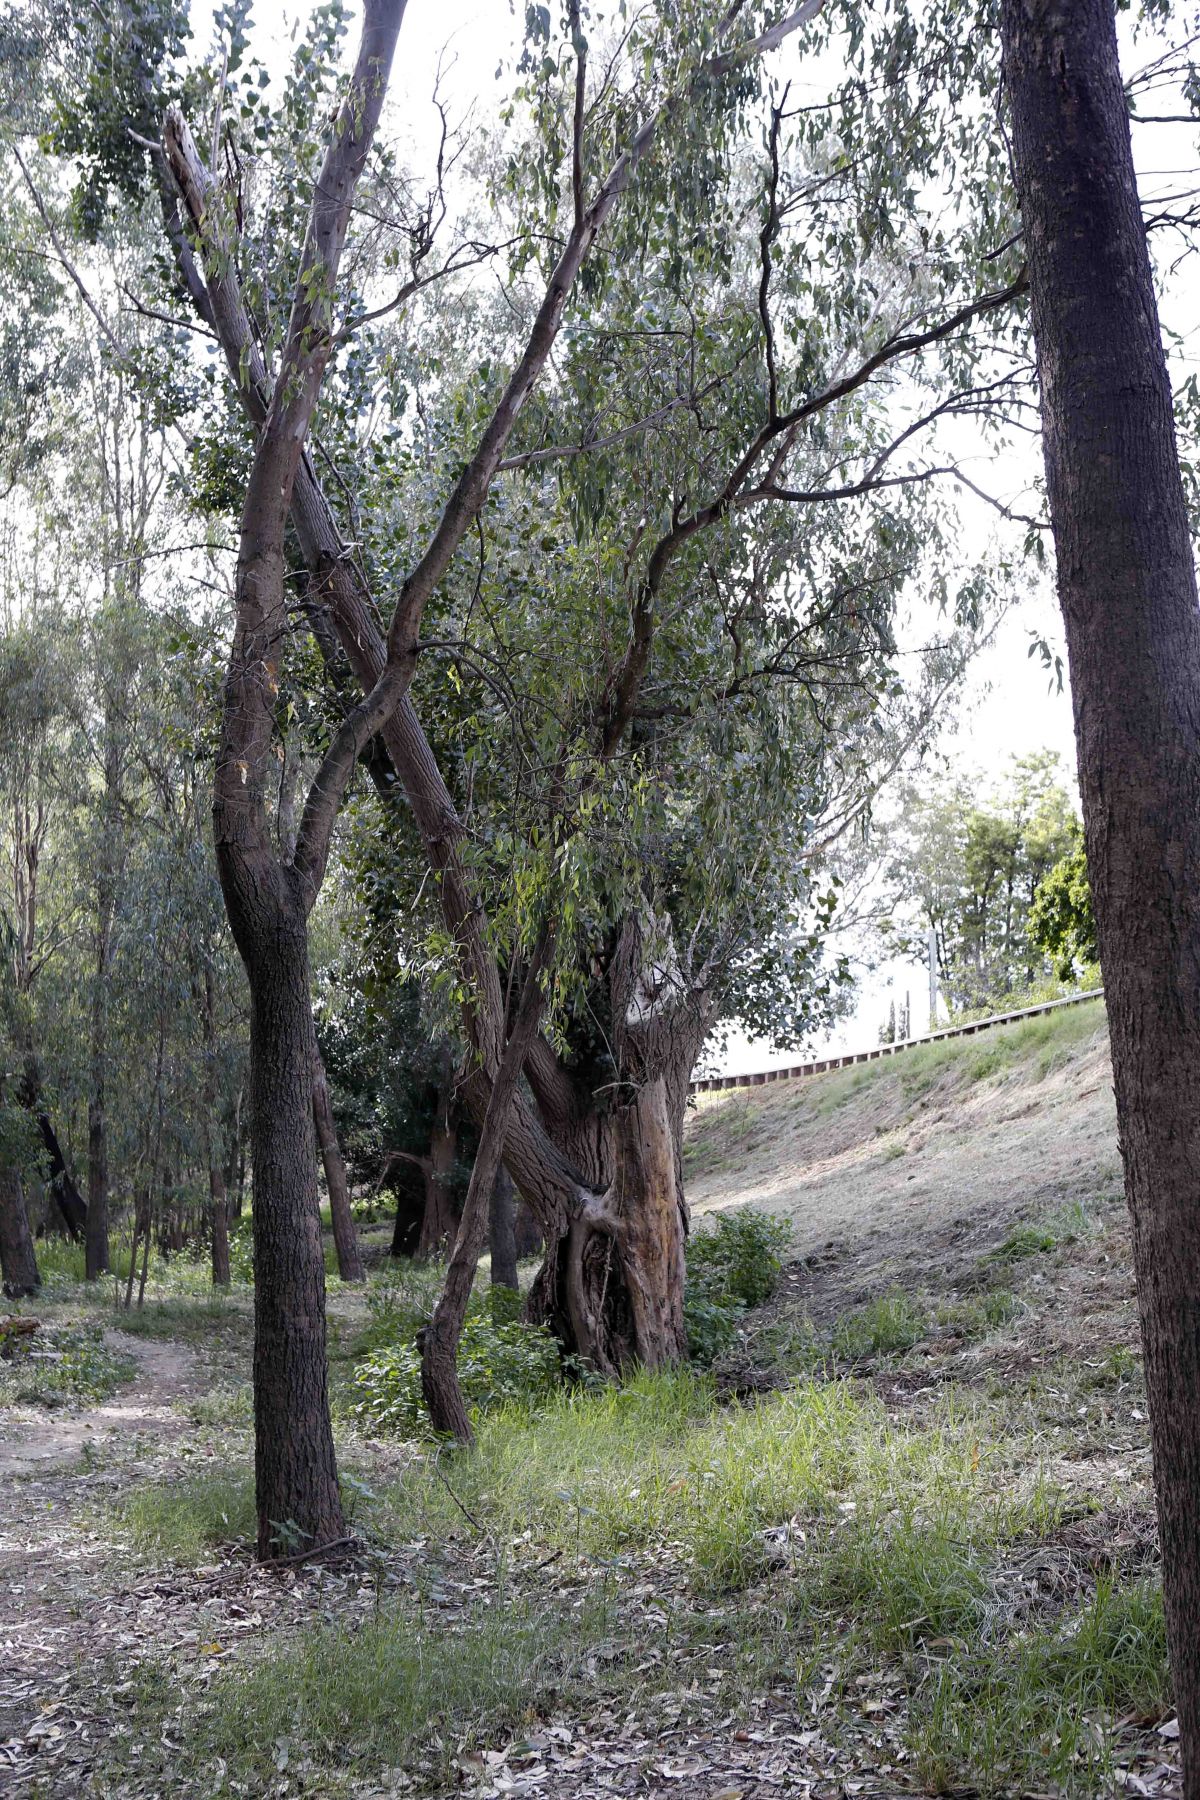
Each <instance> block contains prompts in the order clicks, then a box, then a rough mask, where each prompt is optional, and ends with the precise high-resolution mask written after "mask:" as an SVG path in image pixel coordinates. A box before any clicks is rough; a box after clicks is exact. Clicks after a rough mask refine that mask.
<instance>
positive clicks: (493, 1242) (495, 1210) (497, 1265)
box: [488, 1163, 521, 1288]
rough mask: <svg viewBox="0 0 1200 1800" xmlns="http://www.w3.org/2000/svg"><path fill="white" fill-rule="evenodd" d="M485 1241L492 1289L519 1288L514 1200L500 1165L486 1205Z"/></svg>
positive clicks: (507, 1176) (513, 1191)
mask: <svg viewBox="0 0 1200 1800" xmlns="http://www.w3.org/2000/svg"><path fill="white" fill-rule="evenodd" d="M488 1240H489V1244H490V1247H491V1253H492V1286H493V1287H507V1288H519V1287H520V1285H521V1284H520V1281H519V1280H518V1278H517V1196H516V1192H515V1190H514V1188H513V1184H512V1176H511V1175H510V1174H509V1172H508V1170H507V1169H506V1168H505V1167H504V1164H503V1163H501V1164H500V1167H499V1168H498V1169H497V1170H496V1179H495V1181H493V1183H492V1194H491V1199H490V1200H489V1201H488Z"/></svg>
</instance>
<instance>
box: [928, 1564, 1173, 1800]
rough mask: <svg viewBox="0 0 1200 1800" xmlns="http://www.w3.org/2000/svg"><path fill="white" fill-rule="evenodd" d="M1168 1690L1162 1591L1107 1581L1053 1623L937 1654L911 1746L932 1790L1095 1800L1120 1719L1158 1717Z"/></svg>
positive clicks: (1110, 1763)
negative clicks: (1050, 1792)
mask: <svg viewBox="0 0 1200 1800" xmlns="http://www.w3.org/2000/svg"><path fill="white" fill-rule="evenodd" d="M1169 1697H1170V1685H1169V1680H1168V1674H1167V1648H1166V1630H1165V1625H1164V1621H1163V1610H1162V1597H1161V1594H1160V1592H1159V1590H1158V1589H1157V1587H1154V1586H1152V1585H1150V1584H1149V1583H1144V1582H1139V1583H1136V1584H1131V1585H1130V1586H1127V1587H1124V1588H1118V1587H1114V1586H1113V1585H1112V1584H1111V1583H1110V1582H1102V1583H1101V1585H1100V1586H1099V1587H1098V1589H1097V1591H1096V1593H1095V1596H1094V1597H1093V1599H1092V1600H1091V1601H1090V1603H1089V1604H1088V1605H1087V1606H1086V1607H1085V1608H1084V1609H1083V1610H1082V1611H1081V1612H1079V1613H1077V1614H1075V1615H1073V1616H1071V1617H1068V1618H1066V1619H1064V1620H1062V1621H1060V1622H1058V1623H1056V1624H1055V1625H1054V1626H1053V1627H1051V1628H1044V1629H1041V1630H1036V1631H1030V1632H1027V1633H1023V1634H1019V1635H1016V1636H1014V1637H1012V1638H1010V1639H1009V1640H1008V1641H1006V1642H1004V1643H1001V1644H997V1645H989V1646H980V1645H977V1646H974V1647H970V1648H968V1647H962V1648H960V1649H959V1650H958V1651H957V1652H956V1653H955V1654H953V1655H952V1656H950V1657H949V1658H946V1659H940V1660H939V1662H938V1663H937V1664H936V1665H935V1666H934V1667H932V1668H931V1669H930V1670H929V1672H928V1673H927V1675H926V1677H925V1679H924V1681H923V1682H922V1683H921V1685H920V1687H919V1688H918V1690H917V1693H916V1695H915V1699H914V1704H913V1709H912V1713H911V1716H910V1721H909V1726H908V1733H907V1736H908V1747H909V1750H910V1754H911V1755H912V1757H913V1760H914V1762H915V1764H916V1767H917V1770H918V1772H919V1774H920V1775H921V1778H922V1779H923V1781H925V1782H927V1783H928V1784H929V1785H930V1787H932V1788H933V1789H934V1790H935V1791H942V1790H945V1789H948V1788H952V1787H956V1786H958V1785H959V1784H961V1783H962V1782H964V1781H970V1782H971V1783H972V1785H974V1786H977V1787H978V1788H979V1789H980V1790H981V1791H982V1792H983V1793H985V1794H989V1795H1001V1794H1012V1793H1016V1792H1018V1791H1021V1792H1023V1791H1025V1789H1026V1788H1027V1787H1033V1788H1036V1789H1037V1791H1038V1792H1039V1793H1040V1792H1043V1791H1044V1790H1045V1789H1046V1787H1047V1786H1052V1787H1053V1789H1054V1791H1055V1792H1056V1793H1064V1794H1069V1795H1079V1796H1084V1795H1087V1796H1091V1795H1094V1794H1095V1793H1097V1792H1098V1791H1099V1788H1098V1783H1099V1782H1101V1781H1102V1780H1104V1778H1105V1777H1108V1776H1111V1775H1112V1773H1113V1751H1114V1744H1115V1742H1116V1741H1117V1739H1118V1737H1119V1732H1118V1730H1117V1728H1116V1727H1115V1724H1114V1722H1115V1721H1116V1720H1118V1719H1120V1718H1122V1717H1127V1716H1129V1715H1131V1714H1132V1715H1135V1716H1137V1717H1141V1718H1154V1717H1157V1716H1159V1715H1160V1714H1162V1713H1164V1712H1165V1711H1166V1710H1167V1707H1168V1704H1169Z"/></svg>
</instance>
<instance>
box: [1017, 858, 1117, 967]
mask: <svg viewBox="0 0 1200 1800" xmlns="http://www.w3.org/2000/svg"><path fill="white" fill-rule="evenodd" d="M1029 936H1030V939H1031V941H1032V942H1033V943H1035V944H1036V945H1037V946H1038V947H1039V949H1041V950H1044V951H1045V953H1046V955H1047V956H1049V957H1051V958H1052V959H1053V961H1054V971H1055V974H1056V975H1058V976H1060V977H1061V979H1062V980H1063V981H1069V980H1070V978H1071V976H1072V975H1073V974H1075V972H1076V970H1077V969H1078V968H1079V967H1080V965H1081V964H1085V965H1086V964H1091V963H1098V962H1099V960H1100V952H1099V949H1098V947H1097V944H1096V915H1095V913H1094V912H1093V911H1092V889H1091V883H1090V882H1089V880H1088V869H1087V856H1086V853H1085V851H1084V848H1083V840H1082V838H1081V839H1080V841H1079V842H1078V843H1077V844H1076V846H1075V848H1074V850H1072V852H1071V854H1070V855H1069V856H1064V857H1063V859H1062V861H1061V862H1056V863H1055V865H1054V867H1053V868H1052V869H1051V871H1050V873H1049V874H1048V875H1047V876H1046V878H1045V880H1044V881H1043V882H1042V883H1041V885H1040V886H1039V888H1038V890H1037V893H1036V894H1035V895H1034V897H1033V905H1032V906H1031V907H1030V909H1029Z"/></svg>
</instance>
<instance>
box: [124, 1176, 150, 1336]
mask: <svg viewBox="0 0 1200 1800" xmlns="http://www.w3.org/2000/svg"><path fill="white" fill-rule="evenodd" d="M143 1232H145V1234H146V1236H147V1238H149V1236H150V1195H149V1194H148V1193H147V1192H145V1191H144V1190H142V1189H139V1190H138V1193H137V1194H136V1196H135V1197H134V1202H133V1236H132V1238H131V1239H130V1242H129V1272H128V1275H127V1276H126V1280H125V1311H126V1312H128V1311H129V1309H130V1307H131V1306H132V1305H133V1284H134V1281H135V1280H136V1278H137V1259H138V1245H139V1244H140V1242H141V1239H142V1233H143Z"/></svg>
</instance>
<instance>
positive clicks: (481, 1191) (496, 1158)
mask: <svg viewBox="0 0 1200 1800" xmlns="http://www.w3.org/2000/svg"><path fill="white" fill-rule="evenodd" d="M554 941H555V928H554V925H553V924H549V925H544V926H543V927H542V930H541V933H540V936H539V938H538V943H537V947H536V949H535V950H534V953H533V956H532V957H531V958H530V966H529V971H528V973H527V975H526V978H525V990H524V992H523V994H522V996H521V1004H520V1007H519V1008H518V1011H517V1017H516V1021H515V1023H514V1025H513V1030H512V1035H511V1037H510V1038H509V1040H508V1042H507V1044H506V1045H505V1047H504V1055H503V1056H502V1057H501V1059H500V1067H499V1069H498V1070H497V1071H496V1078H495V1080H494V1081H493V1082H492V1085H491V1092H490V1094H489V1095H488V1104H487V1111H486V1112H485V1114H484V1119H483V1129H482V1131H481V1132H480V1134H479V1148H478V1150H477V1151H476V1153H475V1163H474V1166H473V1168H472V1170H471V1179H470V1182H469V1183H468V1186H467V1197H466V1200H465V1201H464V1203H463V1212H462V1220H461V1222H460V1224H459V1228H458V1236H457V1238H456V1239H455V1243H454V1250H453V1252H452V1254H451V1257H450V1266H449V1268H448V1269H447V1270H446V1281H445V1285H444V1287H443V1289H442V1292H441V1295H440V1296H439V1298H438V1303H437V1305H436V1306H435V1307H434V1309H433V1317H432V1319H431V1320H430V1322H429V1324H428V1326H427V1327H426V1329H425V1330H424V1332H423V1333H422V1334H421V1387H422V1390H423V1392H424V1395H425V1404H426V1405H427V1406H428V1408H429V1417H430V1420H431V1422H432V1424H433V1428H434V1430H435V1431H442V1432H446V1433H447V1434H448V1435H449V1436H451V1437H454V1438H456V1439H457V1440H458V1442H459V1443H460V1444H469V1443H471V1442H472V1440H473V1433H472V1431H471V1422H470V1419H469V1418H468V1417H467V1409H466V1404H465V1402H464V1400H463V1393H462V1388H461V1387H460V1386H459V1380H458V1368H457V1362H458V1345H459V1340H460V1338H461V1337H462V1328H463V1323H464V1321H465V1319H466V1316H467V1303H468V1301H469V1300H470V1298H471V1287H472V1284H473V1283H474V1280H475V1270H476V1268H477V1266H478V1263H479V1256H480V1252H481V1250H482V1249H483V1245H484V1242H485V1240H486V1238H487V1229H488V1204H489V1200H490V1198H491V1194H492V1190H493V1188H494V1187H495V1184H496V1176H497V1174H498V1172H499V1169H500V1160H501V1157H502V1156H503V1154H504V1138H505V1134H506V1132H507V1130H508V1114H509V1108H510V1107H511V1106H512V1100H513V1095H514V1094H515V1093H516V1089H517V1083H518V1082H519V1081H520V1079H521V1071H522V1069H523V1068H524V1066H525V1058H526V1056H527V1054H528V1051H529V1046H530V1044H531V1042H532V1041H533V1036H534V1033H535V1032H536V1030H537V1026H538V1020H539V1019H540V1018H541V1014H542V1006H543V1004H544V1001H543V995H542V986H541V981H542V976H543V974H544V973H545V971H546V969H547V968H548V966H549V965H550V963H551V961H552V960H553V956H554Z"/></svg>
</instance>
